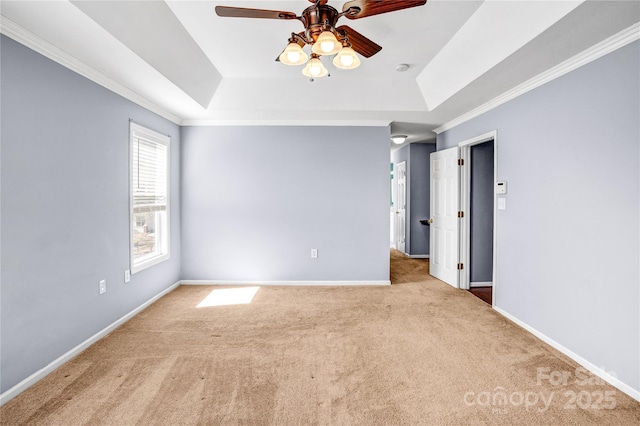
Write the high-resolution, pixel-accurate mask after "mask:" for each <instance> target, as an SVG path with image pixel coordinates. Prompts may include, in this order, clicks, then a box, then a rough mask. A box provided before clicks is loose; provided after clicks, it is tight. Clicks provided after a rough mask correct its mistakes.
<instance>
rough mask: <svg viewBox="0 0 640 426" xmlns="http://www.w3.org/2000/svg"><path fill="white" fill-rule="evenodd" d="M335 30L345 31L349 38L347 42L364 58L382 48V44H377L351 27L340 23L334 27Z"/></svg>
mask: <svg viewBox="0 0 640 426" xmlns="http://www.w3.org/2000/svg"><path fill="white" fill-rule="evenodd" d="M336 30H338V31H339V32H341V33H343V32H344V33H346V34H347V37H348V38H349V43H351V48H352V49H353V50H355V51H356V52H358V53H359V54H361V55H362V56H364V57H365V58H370V57H372V56H373V55H375V54H376V53H378V52H379V51H380V50H382V46H379V45H378V44H376V43H375V42H374V41H371V40H369V39H368V38H366V37H365V36H363V35H362V34H360V33H359V32H357V31H356V30H354V29H353V28H351V27H348V26H346V25H342V26H339V27H338V28H336Z"/></svg>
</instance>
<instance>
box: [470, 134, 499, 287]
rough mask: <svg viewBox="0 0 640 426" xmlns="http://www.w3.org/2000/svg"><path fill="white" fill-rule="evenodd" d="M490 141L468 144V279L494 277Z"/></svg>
mask: <svg viewBox="0 0 640 426" xmlns="http://www.w3.org/2000/svg"><path fill="white" fill-rule="evenodd" d="M493 193H494V187H493V141H491V142H484V143H481V144H479V145H474V146H472V147H471V191H470V196H471V197H470V198H471V199H470V214H471V216H470V220H469V223H470V225H469V237H470V244H469V257H470V265H469V266H470V268H469V281H471V282H472V283H473V282H490V281H493Z"/></svg>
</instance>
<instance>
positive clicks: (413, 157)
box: [392, 143, 436, 255]
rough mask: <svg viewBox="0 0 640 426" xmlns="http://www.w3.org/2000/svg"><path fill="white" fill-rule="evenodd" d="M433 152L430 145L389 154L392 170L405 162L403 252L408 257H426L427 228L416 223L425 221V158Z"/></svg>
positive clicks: (426, 201) (426, 144) (426, 195)
mask: <svg viewBox="0 0 640 426" xmlns="http://www.w3.org/2000/svg"><path fill="white" fill-rule="evenodd" d="M435 150H436V145H435V144H433V143H412V144H409V145H406V146H403V147H402V148H400V149H397V150H395V151H393V153H392V159H393V162H394V164H395V166H394V168H395V169H397V165H398V164H399V163H401V162H403V161H406V162H407V221H406V228H407V229H406V243H405V252H406V253H407V254H409V255H428V254H429V227H428V226H426V225H422V224H421V223H420V220H423V219H429V213H430V212H429V196H430V188H429V155H430V154H431V153H432V152H434V151H435ZM394 176H395V175H394Z"/></svg>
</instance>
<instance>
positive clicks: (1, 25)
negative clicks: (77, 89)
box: [0, 15, 182, 125]
mask: <svg viewBox="0 0 640 426" xmlns="http://www.w3.org/2000/svg"><path fill="white" fill-rule="evenodd" d="M0 33H2V34H4V35H6V36H7V37H9V38H11V39H13V40H15V41H17V42H18V43H20V44H22V45H24V46H26V47H28V48H29V49H31V50H33V51H35V52H37V53H39V54H41V55H43V56H45V57H47V58H49V59H51V60H52V61H54V62H57V63H58V64H60V65H62V66H63V67H65V68H68V69H70V70H71V71H73V72H75V73H77V74H80V75H81V76H83V77H85V78H87V79H89V80H91V81H93V82H94V83H96V84H99V85H100V86H102V87H104V88H106V89H108V90H110V91H112V92H114V93H116V94H118V95H120V96H122V97H123V98H126V99H128V100H130V101H131V102H134V103H136V104H138V105H140V106H141V107H143V108H146V109H148V110H149V111H151V112H154V113H156V114H158V115H159V116H161V117H164V118H166V119H167V120H169V121H171V122H173V123H174V124H178V125H180V124H181V123H182V118H180V117H178V116H177V115H175V114H173V113H172V112H170V111H168V110H166V109H165V108H163V107H161V106H159V105H158V104H156V103H154V102H152V101H150V100H149V99H147V98H145V97H144V96H142V95H140V94H139V93H137V92H134V91H133V90H131V89H129V88H127V87H126V86H124V85H122V84H120V83H118V82H117V81H115V80H113V79H111V78H109V77H107V76H106V75H104V74H102V73H101V72H99V71H97V70H95V69H94V68H92V67H90V66H89V65H87V64H85V63H84V62H82V61H80V60H78V59H76V58H75V57H73V56H72V55H70V54H69V53H67V52H65V51H64V50H62V49H60V48H58V47H56V46H54V45H53V44H51V43H49V42H48V41H46V40H44V39H42V38H40V37H39V36H37V35H35V34H33V33H32V32H30V31H28V30H26V29H24V28H23V27H21V26H20V25H18V24H16V23H15V22H13V21H12V20H10V19H8V18H6V17H4V16H1V15H0Z"/></svg>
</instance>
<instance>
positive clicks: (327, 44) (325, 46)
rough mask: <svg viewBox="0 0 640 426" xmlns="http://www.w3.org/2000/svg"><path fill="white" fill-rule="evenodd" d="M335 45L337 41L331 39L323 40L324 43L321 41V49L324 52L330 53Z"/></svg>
mask: <svg viewBox="0 0 640 426" xmlns="http://www.w3.org/2000/svg"><path fill="white" fill-rule="evenodd" d="M334 46H335V43H334V42H333V41H331V40H329V41H323V42H322V43H320V50H322V51H323V52H324V53H329V52H331V51H332V50H333V47H334Z"/></svg>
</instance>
